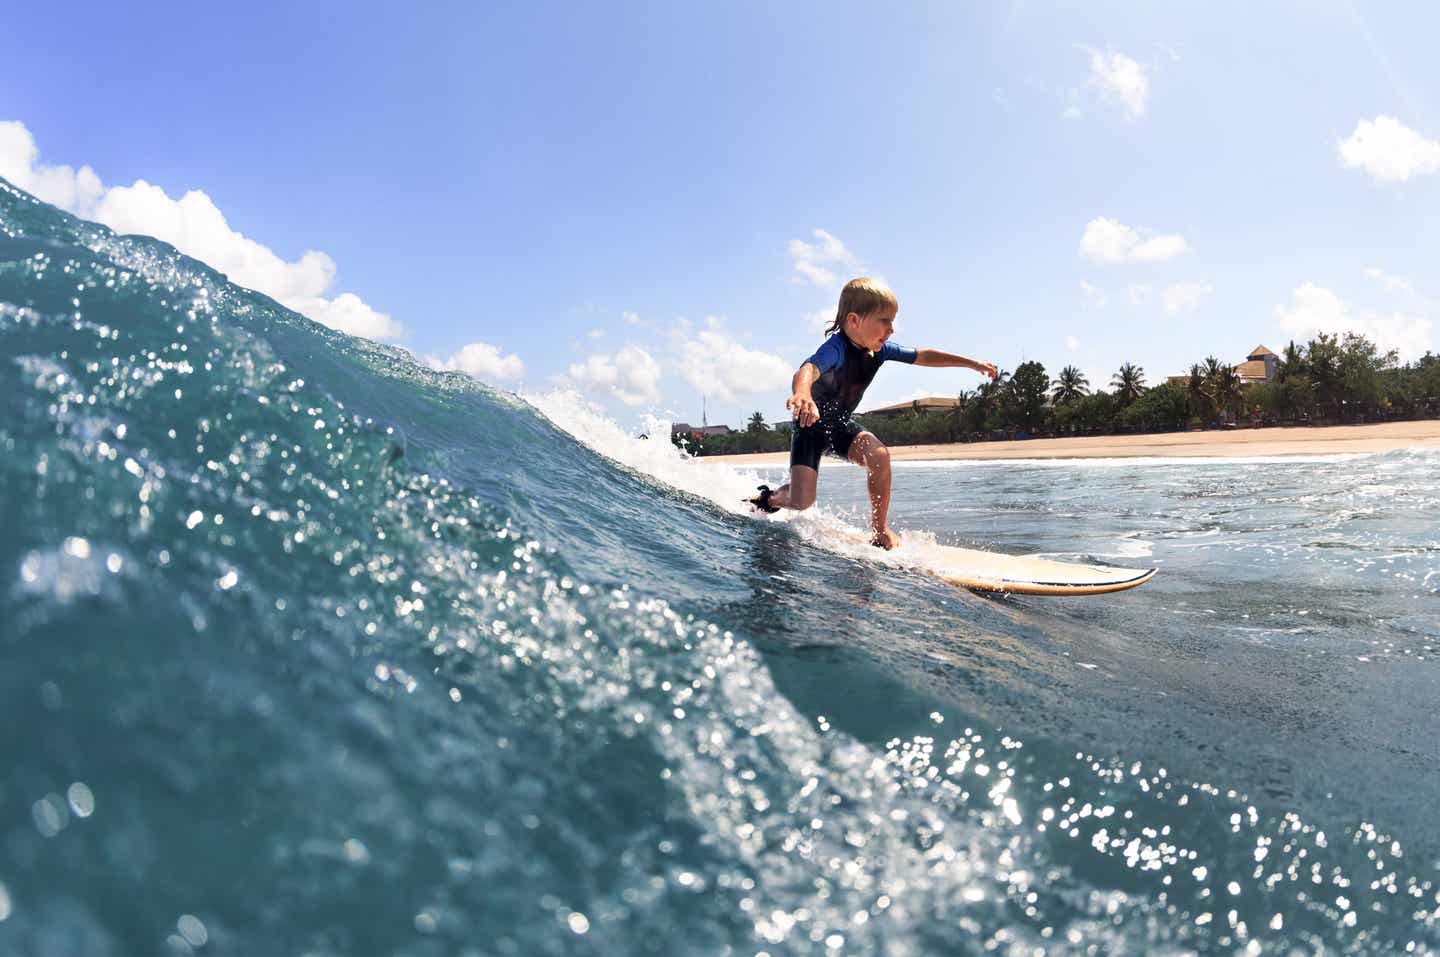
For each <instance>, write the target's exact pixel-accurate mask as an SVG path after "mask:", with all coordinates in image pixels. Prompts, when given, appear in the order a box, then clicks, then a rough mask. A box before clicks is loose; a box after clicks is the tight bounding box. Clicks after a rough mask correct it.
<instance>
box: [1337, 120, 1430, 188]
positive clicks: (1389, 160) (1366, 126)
mask: <svg viewBox="0 0 1440 957" xmlns="http://www.w3.org/2000/svg"><path fill="white" fill-rule="evenodd" d="M1338 148H1339V151H1340V165H1342V166H1344V167H1345V168H1346V169H1363V170H1364V171H1365V172H1367V173H1369V174H1370V176H1371V178H1372V179H1374V180H1376V181H1377V182H1381V183H1403V182H1405V181H1406V180H1408V179H1409V178H1410V177H1412V176H1421V175H1423V174H1426V173H1434V172H1437V171H1440V141H1437V140H1427V139H1426V138H1425V137H1423V136H1421V135H1420V134H1419V133H1417V132H1415V131H1414V130H1412V129H1410V128H1409V127H1408V126H1406V125H1405V124H1403V123H1401V122H1400V121H1399V120H1397V119H1395V118H1394V117H1392V116H1377V117H1375V119H1374V120H1361V121H1360V122H1359V123H1358V124H1357V125H1356V127H1355V132H1354V133H1351V134H1350V138H1349V139H1347V140H1344V141H1343V142H1341V143H1340V144H1339V147H1338Z"/></svg>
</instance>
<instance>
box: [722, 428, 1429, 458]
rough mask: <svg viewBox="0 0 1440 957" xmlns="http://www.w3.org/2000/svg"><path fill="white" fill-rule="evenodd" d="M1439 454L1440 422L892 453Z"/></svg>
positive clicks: (894, 452)
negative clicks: (1434, 451) (1403, 451)
mask: <svg viewBox="0 0 1440 957" xmlns="http://www.w3.org/2000/svg"><path fill="white" fill-rule="evenodd" d="M1408 448H1440V420H1435V419H1430V420H1425V421H1420V422H1384V423H1380V424H1376V425H1332V426H1320V427H1313V428H1312V427H1299V428H1269V429H1233V430H1224V431H1222V430H1213V431H1203V432H1163V433H1159V434H1153V435H1097V436H1084V437H1080V438H1065V439H1027V440H1024V441H1016V442H1006V441H1001V442H955V443H950V444H946V445H901V446H891V449H890V453H891V456H892V458H894V459H895V460H896V461H900V462H919V461H935V460H941V459H956V460H959V459H992V460H993V459H1109V458H1151V457H1167V458H1210V457H1218V456H1254V455H1344V454H1354V453H1373V452H1390V451H1394V450H1395V449H1408ZM705 460H706V461H716V462H726V463H731V464H745V465H784V464H786V463H787V462H788V461H789V453H788V452H758V453H752V454H748V455H713V456H706V457H705Z"/></svg>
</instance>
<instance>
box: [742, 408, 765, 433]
mask: <svg viewBox="0 0 1440 957" xmlns="http://www.w3.org/2000/svg"><path fill="white" fill-rule="evenodd" d="M765 430H766V425H765V416H763V415H761V414H760V413H759V412H756V413H755V414H754V415H752V416H750V424H749V425H747V426H745V431H746V432H764V431H765Z"/></svg>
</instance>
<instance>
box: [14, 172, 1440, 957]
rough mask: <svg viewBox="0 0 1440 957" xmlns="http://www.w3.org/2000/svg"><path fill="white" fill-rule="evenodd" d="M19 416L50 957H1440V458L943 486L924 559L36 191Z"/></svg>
mask: <svg viewBox="0 0 1440 957" xmlns="http://www.w3.org/2000/svg"><path fill="white" fill-rule="evenodd" d="M0 403H3V404H0V447H3V450H4V452H5V455H4V458H3V460H0V532H3V534H0V649H3V652H4V655H5V660H6V667H5V668H4V669H0V717H3V719H4V722H5V726H6V728H7V729H9V731H10V733H9V734H8V735H7V738H8V744H7V746H6V759H7V774H6V777H5V780H4V784H3V788H0V952H5V953H61V952H67V953H87V954H131V953H173V954H191V953H199V954H207V953H216V954H222V953H234V954H252V953H272V952H287V953H289V952H293V953H313V954H351V953H403V954H432V953H433V954H440V953H466V954H522V955H532V954H589V953H595V954H601V953H604V954H619V953H655V954H756V953H761V952H764V953H769V954H775V955H778V954H789V953H816V954H849V953H855V954H861V953H865V954H868V953H886V954H931V953H985V952H998V953H1011V954H1021V953H1023V954H1027V955H1029V954H1035V953H1054V954H1064V953H1087V952H1088V953H1116V952H1130V953H1142V952H1152V953H1171V952H1173V953H1180V952H1192V951H1195V952H1205V953H1234V952H1247V951H1248V952H1252V953H1262V952H1263V953H1286V952H1291V951H1294V952H1301V953H1310V952H1315V951H1319V950H1322V949H1323V950H1324V951H1326V952H1341V953H1389V952H1396V951H1404V950H1405V949H1406V948H1407V945H1412V948H1413V949H1414V950H1416V951H1418V952H1434V951H1435V950H1436V949H1437V948H1440V928H1437V926H1436V913H1435V912H1436V908H1437V906H1440V896H1437V886H1436V866H1437V862H1440V826H1437V825H1436V823H1435V822H1434V819H1433V815H1432V814H1431V811H1430V808H1431V805H1432V804H1433V799H1434V794H1435V791H1436V781H1437V771H1440V755H1437V744H1436V742H1437V741H1440V717H1437V716H1436V714H1435V708H1434V702H1435V701H1436V700H1437V691H1440V686H1437V684H1440V683H1437V670H1436V668H1437V662H1436V655H1437V653H1440V644H1437V643H1440V627H1437V622H1440V614H1437V612H1440V601H1437V598H1440V594H1437V591H1440V519H1437V518H1436V514H1437V511H1440V509H1437V506H1440V502H1437V499H1440V454H1436V453H1432V452H1425V453H1392V454H1388V455H1382V456H1369V457H1357V458H1335V459H1325V460H1294V461H1285V462H1255V461H1242V462H1218V463H1216V462H1205V463H1194V462H1165V461H1147V462H1141V463H1127V464H1122V465H1116V464H1112V463H1104V464H1098V465H1089V464H1085V463H1077V464H1074V465H1065V466H1056V465H1053V464H1029V463H1005V464H1003V465H989V464H987V465H975V464H964V463H960V464H954V465H947V466H935V465H929V466H925V467H910V466H906V465H902V466H899V467H897V469H896V478H895V495H894V503H893V524H894V525H895V526H896V527H897V529H898V530H899V531H900V532H901V533H902V535H904V536H905V537H906V542H905V545H904V547H903V548H902V549H900V550H899V551H898V552H897V553H890V554H884V553H880V552H878V551H876V550H874V549H869V548H865V547H863V546H857V545H855V544H853V541H854V532H855V529H857V528H862V527H863V526H864V525H865V522H866V503H865V499H864V489H863V484H862V476H861V474H860V473H859V472H858V470H855V469H853V468H849V467H847V466H843V465H838V464H835V463H829V462H827V463H826V464H825V465H824V466H822V473H821V490H820V494H821V505H820V507H819V508H817V509H815V510H812V511H811V512H809V513H806V514H803V515H800V516H784V517H782V519H781V520H757V519H754V518H752V517H750V516H748V515H747V514H746V513H745V510H744V508H743V506H741V504H740V499H741V497H742V496H743V495H745V494H746V493H747V491H748V490H749V489H750V488H752V487H753V484H754V483H755V481H756V480H758V479H759V478H767V479H772V478H773V477H774V476H775V475H776V474H777V473H775V472H773V471H770V472H762V473H746V472H743V471H740V470H735V469H731V468H727V467H717V466H715V465H713V464H702V463H697V462H693V461H688V460H685V459H683V458H682V457H681V456H680V455H679V454H678V453H677V452H675V451H674V450H673V449H671V448H670V447H669V446H668V444H666V443H663V442H648V441H641V440H638V439H635V438H633V437H631V436H630V435H629V434H627V431H626V430H623V429H621V428H620V427H618V426H617V425H615V424H614V423H613V422H609V421H607V420H606V419H604V417H603V416H600V415H598V414H597V413H595V412H594V411H593V410H590V409H589V408H588V407H587V406H586V405H585V404H584V403H583V402H581V401H579V400H577V399H576V398H575V397H573V396H566V395H558V394H550V395H536V396H529V397H526V398H524V399H522V398H520V397H516V396H511V395H507V394H503V393H499V392H496V391H493V390H491V389H488V388H486V387H484V386H481V385H478V384H476V383H474V382H472V381H471V380H468V379H466V378H464V377H463V376H459V375H455V374H440V373H435V372H433V371H430V370H427V369H425V368H423V367H421V366H419V365H417V364H416V363H415V362H414V361H413V359H412V357H410V356H409V355H408V354H407V353H405V352H403V351H402V350H398V349H393V348H387V347H381V346H376V345H374V344H371V343H367V342H363V341H359V340H354V339H350V338H348V337H345V336H343V335H339V334H336V333H334V332H331V331H328V330H325V329H323V328H321V327H319V326H316V325H315V324H313V323H311V322H309V321H307V320H305V319H303V318H301V317H299V316H296V315H294V314H293V313H289V312H287V311H285V310H283V309H281V308H280V307H278V306H277V305H276V304H275V303H273V302H271V301H270V300H268V299H266V298H264V297H262V296H258V295H256V294H254V293H250V292H248V291H246V290H243V289H239V288H237V287H234V286H232V285H230V284H229V283H227V282H226V281H225V280H224V278H223V277H221V276H219V275H218V274H216V273H214V272H213V271H211V270H208V269H206V268H205V267H203V266H201V265H199V264H197V263H194V262H193V261H190V260H188V259H185V258H184V257H182V256H179V255H178V254H176V253H175V252H174V251H173V250H172V249H170V248H169V247H167V246H164V245H163V244H160V243H155V242H153V241H149V240H145V239H141V238H136V237H116V236H113V235H111V234H110V233H109V232H108V231H107V230H104V229H103V228H100V227H97V226H94V225H90V224H85V223H81V222H79V221H76V220H74V219H72V218H70V217H68V216H65V215H64V214H62V213H60V212H59V211H57V210H54V209H53V208H50V207H47V206H44V205H43V204H38V203H35V202H34V201H33V200H31V199H29V198H28V197H26V196H24V195H23V194H19V193H18V192H16V191H13V190H10V189H9V188H8V187H4V186H3V185H0ZM597 449H598V450H602V451H603V453H604V454H601V451H597ZM772 484H773V483H772ZM934 541H939V542H942V543H945V544H954V545H965V546H970V547H984V548H992V549H996V550H1000V551H1006V552H1016V553H1041V554H1046V555H1050V556H1054V557H1058V558H1063V559H1071V560H1077V559H1078V560H1097V561H1106V562H1111V563H1114V564H1119V565H1126V566H1151V565H1153V566H1157V567H1159V568H1160V569H1161V572H1160V575H1159V576H1158V577H1157V578H1156V579H1155V580H1153V581H1152V582H1150V583H1149V584H1147V585H1145V586H1144V587H1142V588H1140V589H1137V590H1135V591H1132V592H1127V593H1124V594H1120V595H1113V596H1100V597H1092V598H1076V599H1040V598H1034V599H1022V598H1013V597H1010V598H1007V597H999V598H993V597H990V598H987V597H981V596H977V595H973V594H970V593H967V592H962V591H958V590H956V589H954V588H952V587H950V586H948V585H946V584H944V583H942V582H940V581H938V580H936V579H934V578H933V577H931V576H929V575H927V574H926V573H925V570H924V569H925V564H926V555H925V549H926V546H927V544H929V543H931V542H934Z"/></svg>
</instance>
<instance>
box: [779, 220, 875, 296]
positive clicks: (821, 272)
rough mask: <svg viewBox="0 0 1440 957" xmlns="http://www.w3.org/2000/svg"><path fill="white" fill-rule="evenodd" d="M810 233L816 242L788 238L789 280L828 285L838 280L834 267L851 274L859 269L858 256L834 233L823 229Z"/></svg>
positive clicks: (837, 283) (802, 284)
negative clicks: (790, 267)
mask: <svg viewBox="0 0 1440 957" xmlns="http://www.w3.org/2000/svg"><path fill="white" fill-rule="evenodd" d="M814 235H815V239H816V242H813V243H807V242H805V241H804V240H803V239H792V240H790V260H791V264H792V265H793V266H794V268H795V274H794V275H793V276H791V277H790V281H791V282H793V283H795V284H796V285H800V286H805V285H810V286H819V287H821V288H822V289H830V288H833V287H835V286H837V285H839V284H840V282H841V280H840V277H839V276H838V275H837V274H836V272H835V270H837V269H838V270H841V271H843V272H845V273H850V274H855V275H858V274H859V273H860V272H861V271H862V267H861V265H860V260H859V259H857V258H856V257H855V254H854V253H852V252H850V250H848V249H846V248H845V244H844V243H842V242H841V241H840V240H839V239H838V238H837V237H835V236H832V235H831V234H830V233H827V232H826V231H825V230H823V229H817V230H815V233H814Z"/></svg>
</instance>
